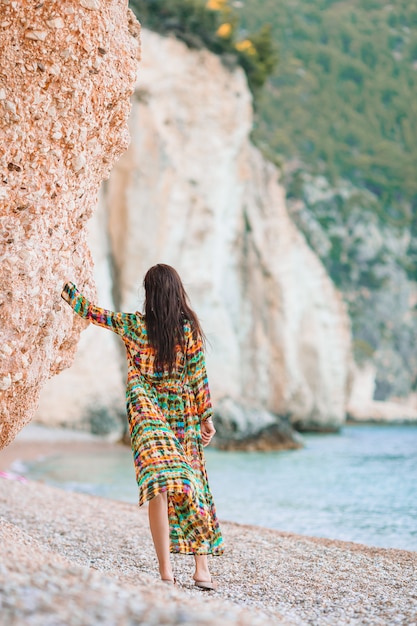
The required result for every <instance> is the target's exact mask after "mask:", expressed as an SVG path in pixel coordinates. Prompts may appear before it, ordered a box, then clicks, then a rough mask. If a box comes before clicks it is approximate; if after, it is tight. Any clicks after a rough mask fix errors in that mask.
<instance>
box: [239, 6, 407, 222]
mask: <svg viewBox="0 0 417 626" xmlns="http://www.w3.org/2000/svg"><path fill="white" fill-rule="evenodd" d="M241 4H242V8H241V10H240V11H241V22H242V23H243V24H244V25H245V26H246V27H247V28H249V29H253V28H257V27H259V26H260V25H262V24H264V23H265V22H269V23H271V24H272V29H273V34H274V39H275V40H276V41H277V42H279V49H280V64H279V66H278V68H277V70H276V72H275V73H274V75H273V77H272V78H271V80H270V82H269V84H268V87H267V89H266V90H265V91H264V94H263V96H262V98H261V100H262V102H261V103H260V104H259V118H258V127H257V130H256V136H257V137H258V138H259V139H260V140H262V141H265V142H267V143H268V144H269V145H270V147H271V148H272V149H273V150H275V151H276V152H278V153H280V154H283V155H284V156H285V157H286V158H294V157H296V158H301V159H302V161H303V162H305V163H306V164H308V165H309V167H310V168H311V169H312V171H314V172H316V173H321V174H325V175H326V177H327V178H328V179H329V180H330V182H336V181H337V179H338V178H339V177H342V178H346V179H348V180H349V181H351V182H352V183H353V184H355V185H357V186H358V187H365V188H367V189H369V190H370V191H371V192H372V193H374V194H375V195H376V197H377V198H378V199H379V200H380V210H381V211H382V212H383V215H384V217H385V219H386V220H387V221H390V222H393V223H399V224H403V223H410V221H411V218H412V209H413V208H414V209H416V207H417V176H416V166H417V125H416V124H415V123H414V122H413V120H415V119H417V2H416V1H415V0H414V1H413V0H411V1H410V0H394V2H391V3H389V4H387V3H386V2H383V1H382V0H351V1H350V2H337V1H335V0H314V1H311V0H292V1H291V2H276V1H274V0H273V1H271V0H246V1H245V2H243V3H241Z"/></svg>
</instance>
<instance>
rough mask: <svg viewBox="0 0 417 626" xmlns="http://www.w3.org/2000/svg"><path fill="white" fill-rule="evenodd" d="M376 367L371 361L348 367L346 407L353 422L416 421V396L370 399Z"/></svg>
mask: <svg viewBox="0 0 417 626" xmlns="http://www.w3.org/2000/svg"><path fill="white" fill-rule="evenodd" d="M376 377H377V368H376V367H375V365H373V364H372V363H369V362H368V363H365V364H363V365H362V366H361V367H359V366H354V367H353V368H352V389H351V393H350V396H349V402H348V406H347V413H348V417H349V419H350V420H351V421H353V422H371V423H380V424H417V397H416V395H415V394H412V395H410V396H409V397H408V398H407V399H405V398H393V399H392V400H390V401H388V402H381V401H378V400H374V396H375V387H376Z"/></svg>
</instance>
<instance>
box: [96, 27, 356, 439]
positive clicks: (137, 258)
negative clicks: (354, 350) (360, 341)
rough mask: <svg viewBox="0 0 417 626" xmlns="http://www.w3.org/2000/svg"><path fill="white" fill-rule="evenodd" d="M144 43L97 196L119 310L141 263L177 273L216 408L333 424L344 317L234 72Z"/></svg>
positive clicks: (153, 39)
mask: <svg viewBox="0 0 417 626" xmlns="http://www.w3.org/2000/svg"><path fill="white" fill-rule="evenodd" d="M143 43H144V49H145V50H146V54H145V55H144V59H143V61H142V64H141V72H140V80H139V84H138V88H137V90H136V93H135V96H134V100H133V107H132V115H131V134H132V143H131V146H130V148H129V150H128V151H127V152H126V154H125V155H124V156H123V157H122V158H121V159H120V161H119V162H118V164H117V166H116V168H115V169H114V170H113V172H112V175H111V177H110V180H109V182H108V184H107V193H106V196H105V199H106V203H107V210H108V213H109V232H110V237H111V241H112V250H113V259H114V262H115V270H116V271H115V274H116V276H117V283H116V290H115V291H116V293H117V295H118V298H117V300H118V302H117V304H118V306H119V307H120V308H121V309H124V310H135V309H137V308H138V304H139V298H138V287H139V286H140V283H141V280H142V276H143V274H144V272H145V271H146V270H147V269H148V267H149V266H150V265H153V264H154V263H157V262H166V263H169V264H172V265H174V266H175V267H176V268H177V269H178V271H179V272H180V274H181V276H182V277H183V279H184V281H185V284H186V287H187V289H188V292H189V295H190V297H191V301H192V304H193V305H194V306H195V308H196V310H197V312H198V314H199V315H200V317H201V320H202V323H203V327H204V328H205V330H206V331H207V335H208V339H209V342H210V346H209V350H208V369H209V377H210V381H211V387H212V392H213V397H214V401H215V404H216V405H217V406H218V407H221V401H222V402H224V401H226V400H228V406H230V402H229V401H231V402H232V403H233V404H234V405H235V407H237V409H241V410H242V411H247V410H250V411H252V410H253V411H258V410H260V409H262V411H269V412H271V413H273V414H278V415H280V416H285V417H287V418H288V419H290V420H291V421H292V422H293V423H294V424H297V425H298V426H299V427H301V428H317V429H327V428H330V429H333V428H337V427H339V426H340V425H341V424H342V423H343V421H344V418H345V406H346V400H347V387H348V370H349V365H350V358H351V357H350V345H351V344H350V324H349V319H348V316H347V313H346V310H345V306H344V304H343V302H342V300H341V297H340V295H339V293H338V292H337V291H336V289H335V288H334V286H333V284H332V282H331V281H330V280H329V278H328V276H327V274H326V272H325V270H324V268H323V266H322V264H321V263H320V261H319V260H318V258H317V257H316V256H315V254H314V253H313V252H312V251H311V249H310V248H309V247H308V245H307V244H306V242H305V240H304V238H303V236H302V235H301V234H300V233H299V232H298V231H297V229H296V228H295V226H294V225H293V222H292V221H291V219H290V218H289V216H288V213H287V210H286V206H285V200H284V191H283V189H282V188H281V187H280V186H279V184H278V172H277V170H276V168H275V167H274V166H272V165H271V164H269V163H267V162H266V161H265V160H264V158H263V157H262V155H261V154H260V153H259V151H258V150H257V149H256V148H254V147H253V145H252V144H251V142H250V139H249V134H250V131H251V128H252V121H253V120H252V106H251V98H250V94H249V91H248V89H247V85H246V80H245V77H244V74H243V72H242V71H235V72H234V73H233V74H231V73H230V72H229V71H228V70H226V69H225V68H224V66H223V65H222V63H221V61H220V59H219V58H218V57H216V56H214V55H213V54H211V53H209V52H207V51H190V50H189V49H187V48H186V46H185V45H183V44H182V43H180V42H178V41H176V40H175V39H172V38H162V37H161V36H159V35H156V34H154V33H150V32H144V34H143ZM259 419H260V422H261V423H262V424H263V421H262V420H261V418H259ZM247 434H248V435H249V434H250V433H249V432H248V433H247Z"/></svg>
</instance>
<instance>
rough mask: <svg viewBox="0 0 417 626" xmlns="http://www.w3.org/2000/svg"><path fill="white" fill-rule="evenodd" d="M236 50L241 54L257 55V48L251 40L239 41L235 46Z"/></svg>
mask: <svg viewBox="0 0 417 626" xmlns="http://www.w3.org/2000/svg"><path fill="white" fill-rule="evenodd" d="M235 47H236V50H239V52H246V53H247V54H256V48H255V46H254V45H253V43H252V42H251V40H250V39H244V40H243V41H238V42H237V44H235Z"/></svg>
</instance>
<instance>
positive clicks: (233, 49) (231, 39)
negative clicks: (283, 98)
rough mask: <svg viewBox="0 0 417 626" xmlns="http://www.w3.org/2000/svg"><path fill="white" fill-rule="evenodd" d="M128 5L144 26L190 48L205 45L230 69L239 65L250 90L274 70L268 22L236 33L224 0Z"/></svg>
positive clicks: (138, 0)
mask: <svg viewBox="0 0 417 626" xmlns="http://www.w3.org/2000/svg"><path fill="white" fill-rule="evenodd" d="M130 6H131V8H132V9H133V11H134V12H135V13H136V15H137V16H138V18H139V20H140V21H141V22H142V24H143V25H144V26H146V27H147V28H150V29H151V30H155V31H157V32H159V33H161V34H165V35H166V34H173V35H175V36H176V37H177V38H178V39H181V40H182V41H184V42H185V43H186V44H187V45H188V46H189V47H191V48H207V49H208V50H211V51H212V52H214V53H216V54H219V55H220V56H221V57H222V58H223V60H224V62H225V64H227V65H228V66H229V67H230V68H233V67H234V66H236V65H238V64H239V65H241V66H242V67H243V69H244V70H245V72H246V75H247V78H248V83H249V86H250V88H251V90H252V91H253V92H257V91H258V90H259V89H260V88H261V87H262V86H263V85H264V83H265V81H266V80H267V78H268V77H269V76H270V75H271V73H272V72H273V70H274V69H275V66H276V63H277V50H276V48H275V46H274V45H273V42H272V31H271V27H270V25H269V24H266V25H265V24H261V25H260V27H259V29H258V30H257V31H256V32H254V33H251V34H247V35H245V36H239V33H240V29H239V19H238V14H237V12H236V11H235V10H234V8H233V7H232V6H230V4H229V3H228V1H227V0H206V1H205V0H130Z"/></svg>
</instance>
